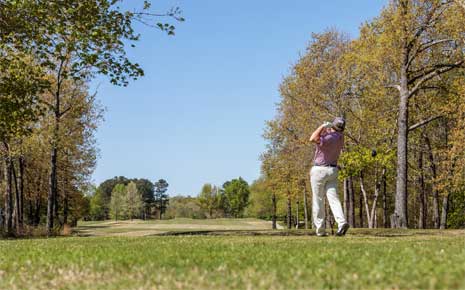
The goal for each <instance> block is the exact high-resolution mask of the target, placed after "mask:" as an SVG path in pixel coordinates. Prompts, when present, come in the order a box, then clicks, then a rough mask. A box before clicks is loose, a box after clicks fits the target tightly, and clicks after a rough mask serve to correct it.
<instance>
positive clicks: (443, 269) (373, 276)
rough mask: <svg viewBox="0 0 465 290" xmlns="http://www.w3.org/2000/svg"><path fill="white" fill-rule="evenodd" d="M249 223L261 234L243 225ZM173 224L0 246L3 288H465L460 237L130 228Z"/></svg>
mask: <svg viewBox="0 0 465 290" xmlns="http://www.w3.org/2000/svg"><path fill="white" fill-rule="evenodd" d="M248 222H257V224H255V226H256V227H258V229H256V231H255V230H252V229H250V228H247V226H245V227H246V228H245V229H244V228H241V227H240V226H239V225H241V224H242V223H246V224H247V223H248ZM108 223H109V222H106V223H102V224H101V226H103V225H105V226H107V225H108ZM170 223H171V224H172V227H171V228H169V229H168V230H169V231H165V230H166V229H167V228H165V229H164V230H160V233H153V232H150V235H148V236H137V235H133V234H129V236H124V235H123V233H124V232H126V233H134V232H143V231H142V230H140V231H131V230H130V226H129V225H128V224H130V222H128V224H127V227H126V228H125V229H124V230H123V231H120V232H118V230H117V229H118V226H117V225H115V226H114V227H112V226H109V227H101V228H97V226H98V224H96V223H94V224H85V225H84V226H83V227H81V228H80V229H79V232H78V234H82V231H87V232H86V235H90V236H91V237H63V238H53V239H30V240H1V241H0V289H322V288H325V289H329V288H332V289H335V288H337V289H360V288H363V289H397V288H400V289H465V238H464V235H465V231H463V230H458V231H443V232H439V231H413V230H410V231H399V230H396V231H393V230H374V231H369V230H353V231H351V233H350V234H349V235H348V236H347V237H344V238H337V237H328V238H317V237H315V236H314V235H313V232H312V231H308V232H305V231H283V230H281V231H274V232H272V231H269V230H266V229H262V228H261V226H260V221H258V220H236V221H234V220H218V221H216V222H215V221H214V220H212V221H203V223H202V221H189V220H181V221H179V220H175V221H165V222H161V223H160V222H158V223H157V222H133V224H134V227H135V228H139V229H140V228H141V227H142V226H141V225H142V224H146V225H150V226H149V228H151V229H150V231H152V230H155V229H154V227H155V228H157V226H160V225H167V224H170ZM195 224H198V225H199V226H198V228H199V229H200V231H201V232H198V233H196V231H195V230H194V229H195V227H194V226H192V225H195ZM261 224H262V225H269V224H268V223H267V222H261ZM175 225H178V226H175ZM179 225H183V226H179ZM185 225H191V226H192V227H190V228H187V229H186V228H185ZM206 225H210V228H209V230H208V231H205V229H204V226H206ZM233 225H236V226H237V227H236V226H233ZM90 226H93V227H94V229H93V230H94V232H93V234H92V233H91V231H90V230H89V227H90ZM213 226H215V227H216V228H217V229H218V230H212V229H211V228H212V227H213ZM228 226H229V227H232V229H231V230H227V229H226V228H227V227H228ZM176 227H178V228H182V229H180V230H179V232H175V231H174V228H176ZM112 228H113V231H110V229H112ZM104 229H105V230H107V231H109V232H111V233H109V235H116V234H118V236H104V235H103V233H102V232H99V230H104ZM186 230H187V232H186ZM167 232H168V233H169V234H178V235H177V236H166V233H167ZM139 234H140V233H139ZM147 234H148V233H147ZM159 234H160V235H159ZM185 234H188V235H185ZM198 234H200V235H198ZM94 235H95V236H94Z"/></svg>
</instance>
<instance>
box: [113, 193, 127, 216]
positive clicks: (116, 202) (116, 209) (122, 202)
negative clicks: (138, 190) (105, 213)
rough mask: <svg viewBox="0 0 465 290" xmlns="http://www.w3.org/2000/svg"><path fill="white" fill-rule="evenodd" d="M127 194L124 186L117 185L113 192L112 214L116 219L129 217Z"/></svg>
mask: <svg viewBox="0 0 465 290" xmlns="http://www.w3.org/2000/svg"><path fill="white" fill-rule="evenodd" d="M126 202H127V192H126V186H125V185H124V184H117V185H116V186H115V187H114V188H113V191H112V192H111V201H110V214H111V216H112V217H113V218H114V219H115V220H118V219H122V218H125V217H126V216H127V203H126Z"/></svg>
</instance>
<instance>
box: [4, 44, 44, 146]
mask: <svg viewBox="0 0 465 290" xmlns="http://www.w3.org/2000/svg"><path fill="white" fill-rule="evenodd" d="M43 74H44V72H43V71H42V70H41V69H40V67H37V66H35V65H34V61H33V60H32V59H31V57H30V56H27V55H24V54H19V53H12V52H11V51H10V52H6V51H5V50H2V49H1V48H0V138H1V139H2V140H8V139H10V138H13V137H16V138H17V137H21V136H24V135H25V134H26V133H30V132H31V130H32V128H33V124H34V122H36V121H37V120H38V119H39V117H40V116H41V114H42V113H43V111H44V107H43V106H42V104H41V103H40V98H39V96H40V95H39V94H40V93H41V92H42V91H43V90H44V89H45V88H46V87H47V84H48V82H47V81H46V79H45V78H44V77H43Z"/></svg>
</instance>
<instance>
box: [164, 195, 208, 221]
mask: <svg viewBox="0 0 465 290" xmlns="http://www.w3.org/2000/svg"><path fill="white" fill-rule="evenodd" d="M206 216H207V212H206V211H205V210H204V209H202V208H201V207H200V206H199V201H198V199H197V198H195V197H190V196H187V197H185V196H175V197H171V198H170V203H169V205H168V208H167V209H166V214H165V217H166V218H168V219H173V218H191V219H204V218H206Z"/></svg>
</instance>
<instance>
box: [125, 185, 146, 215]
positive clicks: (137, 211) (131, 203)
mask: <svg viewBox="0 0 465 290" xmlns="http://www.w3.org/2000/svg"><path fill="white" fill-rule="evenodd" d="M125 205H126V212H127V215H128V216H129V218H130V219H131V220H132V219H133V218H134V217H140V216H141V213H142V209H143V206H144V201H143V199H142V194H141V193H140V192H139V190H137V186H136V183H135V182H134V181H131V182H129V184H128V185H127V186H126V203H125Z"/></svg>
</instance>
